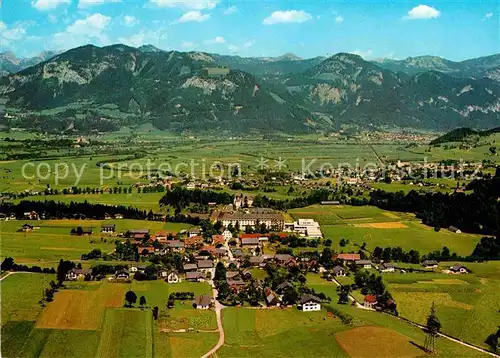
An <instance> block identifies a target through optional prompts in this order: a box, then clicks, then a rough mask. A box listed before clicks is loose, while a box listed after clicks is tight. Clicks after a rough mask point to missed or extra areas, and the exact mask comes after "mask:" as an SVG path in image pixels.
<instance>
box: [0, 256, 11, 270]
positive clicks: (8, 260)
mask: <svg viewBox="0 0 500 358" xmlns="http://www.w3.org/2000/svg"><path fill="white" fill-rule="evenodd" d="M13 266H14V259H13V258H12V257H7V258H5V259H4V260H3V262H2V266H1V267H2V271H9V270H11V269H12V267H13Z"/></svg>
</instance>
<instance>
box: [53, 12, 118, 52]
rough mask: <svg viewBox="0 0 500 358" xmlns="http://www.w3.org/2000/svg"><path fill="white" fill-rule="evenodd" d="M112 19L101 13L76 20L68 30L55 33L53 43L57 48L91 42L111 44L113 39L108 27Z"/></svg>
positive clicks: (103, 44) (66, 47) (102, 44)
mask: <svg viewBox="0 0 500 358" xmlns="http://www.w3.org/2000/svg"><path fill="white" fill-rule="evenodd" d="M110 21H111V18H110V17H109V16H104V15H102V14H99V13H96V14H92V15H89V16H88V17H86V18H85V19H80V20H76V21H75V22H74V23H73V24H71V25H69V26H68V27H67V28H66V31H64V32H58V33H56V34H54V36H53V38H52V44H53V46H54V47H56V48H57V49H68V48H71V47H75V46H79V45H83V44H87V43H90V42H94V43H96V44H97V45H101V46H105V45H109V44H110V43H111V41H110V39H109V37H108V36H107V34H106V29H107V28H108V25H109V23H110Z"/></svg>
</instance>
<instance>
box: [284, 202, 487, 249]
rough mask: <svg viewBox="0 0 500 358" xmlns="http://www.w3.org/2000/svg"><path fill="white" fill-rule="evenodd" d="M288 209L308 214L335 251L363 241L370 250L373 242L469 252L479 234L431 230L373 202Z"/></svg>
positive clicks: (296, 214)
mask: <svg viewBox="0 0 500 358" xmlns="http://www.w3.org/2000/svg"><path fill="white" fill-rule="evenodd" d="M289 213H290V214H291V215H292V216H293V217H294V219H298V218H311V219H314V220H316V221H318V222H319V223H320V224H321V231H322V232H323V235H324V237H325V238H326V239H331V240H332V241H333V246H332V248H334V249H335V250H336V251H337V252H340V251H344V252H349V251H358V250H359V247H360V246H361V245H362V244H363V243H366V244H367V245H366V248H367V249H368V250H369V251H371V250H373V249H374V248H375V247H376V246H380V247H386V246H392V247H396V246H401V247H402V248H403V249H404V250H411V249H415V250H418V251H420V253H421V254H422V255H423V254H426V253H429V252H431V251H435V250H441V249H442V248H443V247H444V246H447V247H448V248H449V249H450V251H451V252H456V253H457V254H459V255H470V254H471V253H472V251H473V250H474V247H475V246H476V244H477V243H478V242H479V240H480V239H481V235H472V234H464V233H462V234H455V233H452V232H450V231H448V230H446V229H443V230H440V231H439V232H435V231H434V230H433V229H432V228H431V227H428V226H425V225H423V224H421V223H420V221H418V219H416V218H415V216H414V215H413V214H408V213H399V212H390V211H385V210H382V209H379V208H377V207H373V206H347V205H340V206H327V205H311V206H308V207H305V208H299V209H293V210H290V211H289ZM341 238H344V239H348V240H349V243H348V244H347V245H346V246H345V247H341V246H339V241H340V239H341Z"/></svg>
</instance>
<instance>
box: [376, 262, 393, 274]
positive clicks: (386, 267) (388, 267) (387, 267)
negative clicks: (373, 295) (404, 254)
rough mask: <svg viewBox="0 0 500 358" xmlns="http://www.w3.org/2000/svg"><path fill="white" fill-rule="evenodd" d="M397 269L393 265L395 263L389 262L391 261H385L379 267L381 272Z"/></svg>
mask: <svg viewBox="0 0 500 358" xmlns="http://www.w3.org/2000/svg"><path fill="white" fill-rule="evenodd" d="M395 269H396V268H395V267H394V265H393V264H391V263H389V262H387V263H385V262H384V263H383V264H381V265H380V267H379V271H380V272H394V271H395Z"/></svg>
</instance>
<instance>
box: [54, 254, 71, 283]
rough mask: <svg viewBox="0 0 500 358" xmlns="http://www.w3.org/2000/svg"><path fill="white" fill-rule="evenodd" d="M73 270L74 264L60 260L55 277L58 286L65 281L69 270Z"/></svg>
mask: <svg viewBox="0 0 500 358" xmlns="http://www.w3.org/2000/svg"><path fill="white" fill-rule="evenodd" d="M73 268H75V263H74V262H71V261H64V260H63V259H61V260H60V261H59V265H58V266H57V272H56V277H57V281H58V282H59V286H61V285H62V283H63V281H64V280H65V279H66V274H67V273H68V272H69V270H71V269H73Z"/></svg>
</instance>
